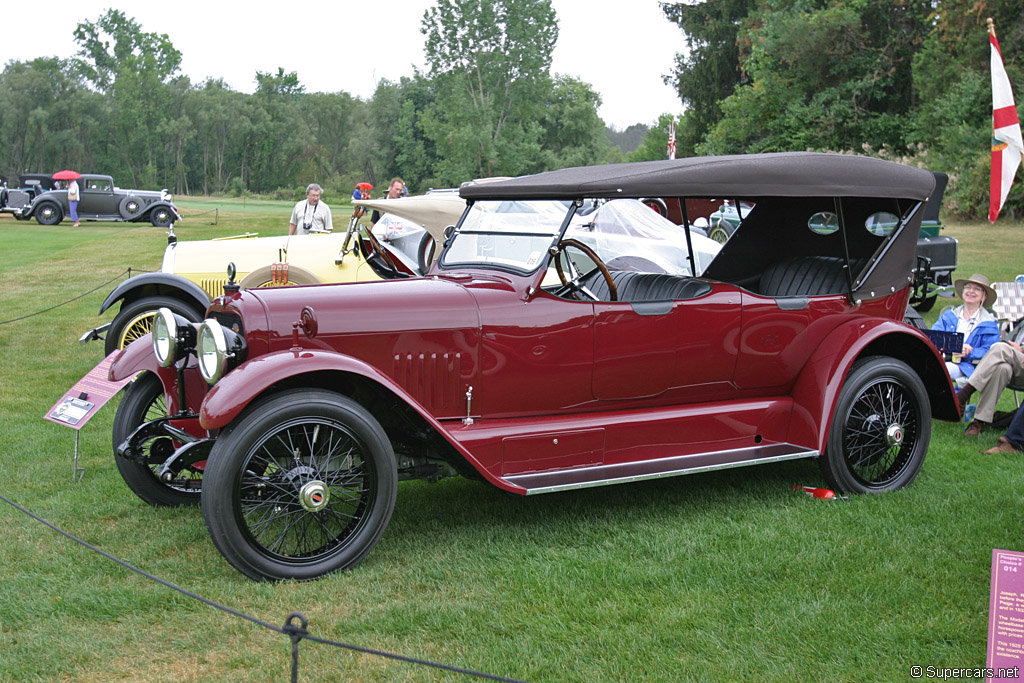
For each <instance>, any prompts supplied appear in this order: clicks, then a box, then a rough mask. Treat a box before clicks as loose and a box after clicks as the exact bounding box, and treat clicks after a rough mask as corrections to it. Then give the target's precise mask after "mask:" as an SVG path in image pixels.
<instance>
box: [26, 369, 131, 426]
mask: <svg viewBox="0 0 1024 683" xmlns="http://www.w3.org/2000/svg"><path fill="white" fill-rule="evenodd" d="M119 353H120V351H114V352H113V353H111V354H110V355H109V356H107V357H106V358H104V359H103V360H101V361H100V362H99V364H98V365H97V366H96V367H94V368H93V369H92V370H90V371H89V372H88V374H86V376H85V377H83V378H82V379H80V380H78V381H77V382H75V386H73V387H71V389H69V390H68V391H67V392H66V393H65V394H64V395H63V396H61V398H60V400H59V401H57V402H56V403H55V404H54V405H53V407H52V408H50V409H49V410H48V411H46V414H45V415H44V416H43V417H45V418H46V419H47V420H50V421H51V422H56V423H57V424H59V425H64V426H65V427H71V428H72V429H81V428H82V427H83V426H84V425H85V423H86V422H88V421H89V420H90V419H91V418H92V416H93V415H95V414H96V411H98V410H99V409H100V408H102V407H103V406H104V405H105V404H106V403H107V401H109V400H110V399H111V398H112V397H113V396H114V394H116V393H117V392H118V391H120V390H121V387H123V386H124V385H125V384H128V382H130V381H132V378H131V377H129V378H128V379H124V380H119V381H117V382H111V381H110V380H109V379H107V374H108V373H109V372H110V364H111V363H113V362H114V358H115V357H116V356H117V354H119Z"/></svg>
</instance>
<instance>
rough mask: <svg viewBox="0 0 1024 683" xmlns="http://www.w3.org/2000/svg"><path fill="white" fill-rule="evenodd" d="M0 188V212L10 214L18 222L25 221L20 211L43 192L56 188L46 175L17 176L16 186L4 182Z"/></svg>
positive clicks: (50, 178) (29, 174)
mask: <svg viewBox="0 0 1024 683" xmlns="http://www.w3.org/2000/svg"><path fill="white" fill-rule="evenodd" d="M2 185H3V186H2V187H0V212H4V213H12V214H14V217H15V218H17V219H19V220H26V218H27V217H26V216H23V215H22V213H21V212H22V210H23V209H24V208H25V207H27V206H28V205H29V204H31V203H32V200H33V199H35V198H36V197H38V196H39V195H41V194H42V193H44V192H47V191H49V190H53V189H55V188H56V183H55V181H54V180H53V178H52V177H51V176H50V174H48V173H25V174H23V175H20V176H18V184H17V185H15V186H8V184H7V182H6V181H5V182H4V183H3V184H2Z"/></svg>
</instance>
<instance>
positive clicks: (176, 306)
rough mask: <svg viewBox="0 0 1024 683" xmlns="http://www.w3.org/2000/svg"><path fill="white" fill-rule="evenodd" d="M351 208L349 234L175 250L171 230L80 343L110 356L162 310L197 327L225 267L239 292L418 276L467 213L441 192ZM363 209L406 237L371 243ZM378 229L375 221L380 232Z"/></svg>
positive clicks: (241, 240)
mask: <svg viewBox="0 0 1024 683" xmlns="http://www.w3.org/2000/svg"><path fill="white" fill-rule="evenodd" d="M353 204H355V205H356V210H355V211H354V212H353V215H352V217H351V219H350V220H349V224H348V229H347V230H345V231H339V232H332V233H321V234H316V233H314V234H309V235H290V236H289V235H280V236H273V237H258V236H257V235H256V234H245V235H240V236H237V237H228V238H220V239H213V240H196V241H189V242H179V241H178V240H177V238H176V237H175V236H174V234H173V226H172V229H171V234H170V236H169V238H168V245H167V248H166V250H165V251H164V258H163V263H162V265H161V268H160V271H159V272H155V273H141V274H139V275H136V276H134V277H131V278H129V279H127V280H125V281H124V282H122V283H120V284H119V285H118V286H117V287H115V288H114V290H113V291H112V292H111V293H110V294H109V295H107V297H106V299H105V300H104V301H103V304H102V306H100V314H101V315H102V314H103V313H104V312H105V311H106V310H107V309H108V308H110V307H111V306H113V305H114V304H115V303H118V302H120V309H119V310H118V312H117V315H115V316H114V319H113V320H112V321H111V322H109V323H107V324H105V325H101V326H99V327H96V328H93V329H91V330H89V331H88V332H86V333H85V334H83V335H82V336H81V338H80V341H81V342H82V343H86V342H88V341H92V340H104V343H105V350H106V353H108V354H109V353H110V352H112V351H114V350H116V349H120V348H123V347H124V346H126V345H127V344H128V343H130V342H131V341H133V340H135V339H138V338H139V337H141V336H143V335H145V334H147V333H148V332H149V331H150V328H151V327H152V324H153V318H154V316H155V315H156V312H157V310H158V309H160V308H161V307H166V308H169V309H171V310H172V311H173V312H175V313H177V314H179V315H182V316H184V317H186V318H188V319H189V320H193V321H196V322H199V321H201V320H202V319H203V317H204V314H205V312H206V308H207V306H209V304H210V301H211V300H213V299H214V298H216V297H217V296H219V295H220V294H222V293H223V291H224V290H223V287H224V284H225V283H226V282H227V267H228V264H229V263H234V264H235V269H236V275H235V279H236V281H237V282H238V283H239V284H240V285H241V286H242V287H243V288H254V287H274V286H284V285H310V284H318V283H328V282H360V281H365V280H378V279H391V278H402V277H416V276H420V275H424V274H425V273H426V271H427V270H428V269H429V267H430V264H431V261H432V259H433V255H434V253H435V252H436V248H435V247H436V245H437V244H440V243H441V242H442V241H443V232H444V229H445V227H447V226H449V225H454V224H455V223H456V222H458V219H459V216H461V215H462V212H463V210H464V209H465V207H466V202H465V200H463V199H461V198H460V197H459V196H458V194H456V193H454V192H443V191H442V192H434V193H428V194H425V195H421V196H416V197H403V198H400V199H390V200H387V201H385V200H358V201H354V202H353ZM367 208H372V209H377V210H380V211H386V212H387V214H386V215H387V216H388V219H387V221H388V222H389V223H391V224H394V223H396V222H400V221H404V225H405V227H406V229H404V230H400V231H397V232H395V231H391V232H390V233H387V232H385V233H381V237H380V238H378V237H376V236H375V235H374V231H371V230H369V229H367V227H366V226H364V225H362V224H361V222H360V220H361V219H362V217H363V215H364V212H365V210H366V209H367ZM384 222H385V219H384V217H382V219H381V221H379V224H380V223H384Z"/></svg>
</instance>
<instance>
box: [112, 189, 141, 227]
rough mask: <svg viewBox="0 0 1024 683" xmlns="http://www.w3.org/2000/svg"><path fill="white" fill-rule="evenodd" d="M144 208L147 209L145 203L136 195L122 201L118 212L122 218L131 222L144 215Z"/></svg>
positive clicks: (128, 196) (126, 197)
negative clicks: (141, 214)
mask: <svg viewBox="0 0 1024 683" xmlns="http://www.w3.org/2000/svg"><path fill="white" fill-rule="evenodd" d="M144 208H146V205H145V204H144V203H143V201H142V200H141V199H139V198H138V197H136V196H135V195H133V194H130V195H127V196H125V198H124V199H122V200H121V203H120V204H119V205H118V206H117V212H118V213H119V214H121V218H123V219H125V220H126V221H130V220H132V219H134V218H135V217H136V216H138V215H139V214H140V213H142V210H143V209H144Z"/></svg>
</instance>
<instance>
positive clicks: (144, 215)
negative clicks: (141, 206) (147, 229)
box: [132, 199, 181, 222]
mask: <svg viewBox="0 0 1024 683" xmlns="http://www.w3.org/2000/svg"><path fill="white" fill-rule="evenodd" d="M161 207H164V208H166V209H169V210H170V212H171V215H172V216H174V218H175V220H179V221H180V220H181V214H180V213H178V207H176V206H175V205H174V204H171V203H170V202H167V201H163V200H160V199H158V200H157V201H155V202H153V203H152V204H146V209H145V210H144V211H142V212H141V213H139V215H138V216H136V217H135V218H133V219H132V220H133V221H136V222H138V221H148V220H149V217H150V215H152V213H153V211H154V210H155V209H159V208H161Z"/></svg>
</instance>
